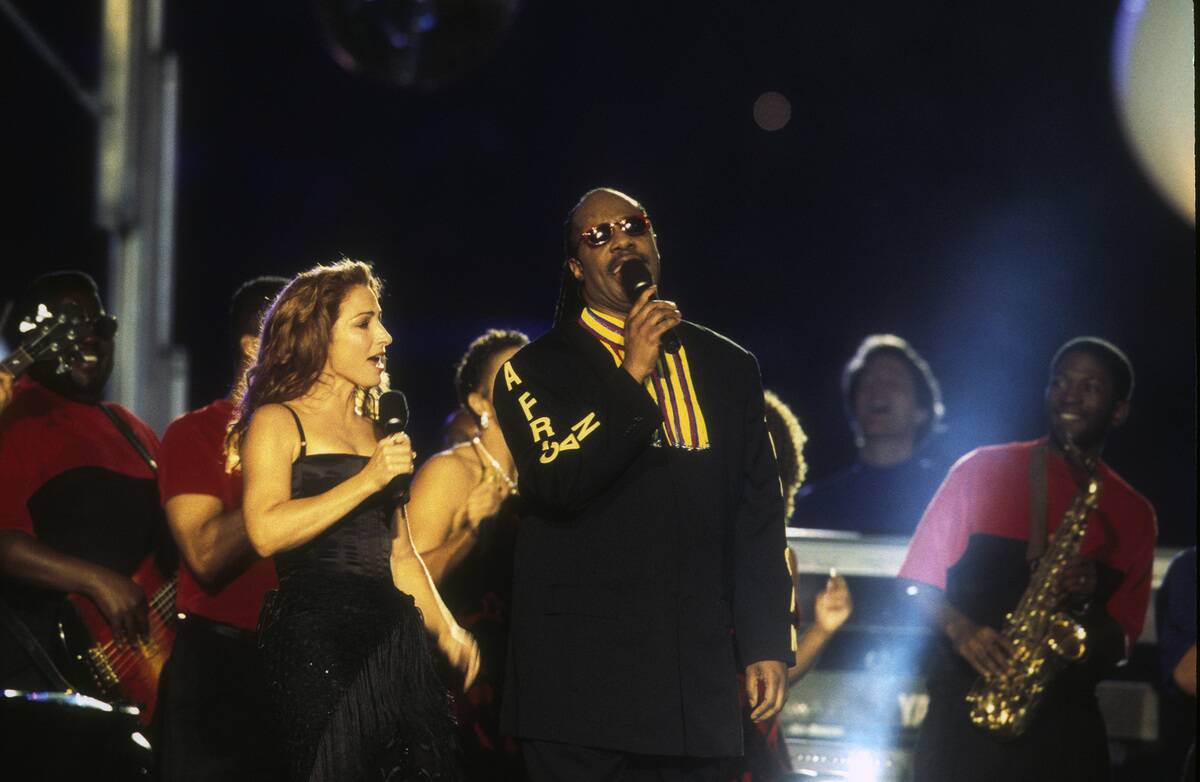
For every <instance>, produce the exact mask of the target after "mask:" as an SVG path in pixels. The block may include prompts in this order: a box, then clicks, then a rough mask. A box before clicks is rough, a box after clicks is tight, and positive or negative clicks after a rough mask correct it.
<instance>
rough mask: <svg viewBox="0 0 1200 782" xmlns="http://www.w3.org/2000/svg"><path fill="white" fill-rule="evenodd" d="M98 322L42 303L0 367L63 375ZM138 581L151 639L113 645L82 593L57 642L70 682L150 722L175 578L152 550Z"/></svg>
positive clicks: (170, 640)
mask: <svg viewBox="0 0 1200 782" xmlns="http://www.w3.org/2000/svg"><path fill="white" fill-rule="evenodd" d="M104 320H109V321H110V323H109V324H105V323H103V321H104ZM97 325H99V326H100V328H105V327H106V325H109V326H111V319H101V321H98V322H97V323H92V322H88V321H84V320H83V318H82V317H81V315H80V313H79V308H78V307H77V306H76V305H75V304H74V303H72V302H63V303H62V305H61V306H60V307H58V308H57V311H56V312H51V311H50V310H49V308H47V307H46V305H44V304H39V305H38V308H37V313H36V314H35V315H33V316H32V317H29V318H26V319H25V320H23V321H21V323H20V325H19V327H18V328H19V330H20V332H21V334H22V337H23V339H22V342H21V345H20V347H18V348H17V349H16V350H15V351H13V353H12V355H10V356H8V357H7V358H5V359H4V360H3V361H0V370H2V371H5V372H8V373H9V374H10V375H12V376H13V378H14V379H15V378H17V377H20V376H21V375H23V374H24V373H25V372H26V371H27V370H28V369H29V367H30V366H32V365H33V364H34V363H36V362H38V361H44V360H48V359H49V360H53V361H54V362H55V364H56V366H55V371H56V372H57V373H58V374H65V373H66V372H68V371H70V367H71V364H72V363H74V362H75V361H77V360H78V359H79V358H80V343H81V342H82V341H83V340H85V339H87V338H88V337H89V336H91V335H92V333H93V329H94V328H95V327H96V326H97ZM133 582H134V583H135V584H137V585H138V586H139V587H141V588H142V591H144V592H145V593H146V598H147V601H148V602H149V604H150V612H149V623H150V634H149V637H148V638H146V639H144V640H139V641H138V642H137V643H134V644H130V645H123V644H114V643H113V635H112V628H111V627H109V624H108V620H107V619H105V618H104V615H103V614H102V613H101V612H100V609H99V608H97V607H96V604H95V603H93V602H92V601H91V600H90V599H89V598H87V597H85V596H83V595H76V594H72V595H69V596H68V600H69V601H70V604H71V605H72V606H73V607H74V611H69V610H68V611H67V612H65V613H66V615H63V616H61V617H60V618H59V621H58V631H59V640H60V641H61V642H62V645H63V648H64V651H65V652H66V654H67V659H68V661H70V662H71V663H73V664H74V666H73V670H71V669H68V671H67V674H66V675H67V681H68V683H70V684H71V685H72V686H73V687H74V688H75V689H78V690H79V691H80V692H85V693H87V694H90V695H93V696H95V697H98V698H103V699H104V700H119V701H124V702H127V703H130V704H133V705H135V706H138V707H139V709H140V714H139V717H138V718H139V720H140V721H141V723H142V724H143V725H149V724H150V720H151V718H152V717H153V715H154V707H155V704H156V702H157V700H158V678H159V674H160V673H161V672H162V667H163V664H164V663H165V662H166V661H167V658H168V657H169V656H170V654H171V647H172V646H173V645H174V643H175V633H176V625H177V624H178V618H177V615H176V613H175V587H176V579H175V578H174V577H172V578H171V579H169V580H167V579H165V578H164V577H163V575H162V573H161V572H160V570H159V568H158V566H157V563H156V562H155V558H154V556H153V555H151V556H150V557H148V558H147V559H146V560H145V561H144V562H143V563H142V564H141V566H139V567H138V570H137V572H135V573H134V574H133Z"/></svg>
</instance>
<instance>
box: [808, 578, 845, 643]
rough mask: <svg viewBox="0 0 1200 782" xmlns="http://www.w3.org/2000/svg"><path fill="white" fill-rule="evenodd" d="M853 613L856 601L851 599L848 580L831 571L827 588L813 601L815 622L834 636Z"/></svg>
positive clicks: (826, 584)
mask: <svg viewBox="0 0 1200 782" xmlns="http://www.w3.org/2000/svg"><path fill="white" fill-rule="evenodd" d="M853 611H854V601H853V600H851V598H850V588H849V587H848V586H846V579H844V578H842V577H841V576H839V575H838V574H837V571H836V570H835V571H830V574H829V580H828V581H826V582H825V588H824V589H822V590H821V592H820V593H819V594H818V595H817V598H816V600H814V601H813V615H814V616H813V619H814V621H815V622H816V624H817V626H818V627H820V628H821V629H822V630H824V631H825V632H826V633H828V634H830V635H832V634H833V633H835V632H837V630H838V628H839V627H841V626H842V625H843V624H845V623H846V620H847V619H849V618H850V614H851V613H852V612H853Z"/></svg>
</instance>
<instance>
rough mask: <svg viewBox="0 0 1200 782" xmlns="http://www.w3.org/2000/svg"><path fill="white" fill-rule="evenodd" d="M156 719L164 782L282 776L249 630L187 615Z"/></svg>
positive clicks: (163, 684) (164, 680)
mask: <svg viewBox="0 0 1200 782" xmlns="http://www.w3.org/2000/svg"><path fill="white" fill-rule="evenodd" d="M155 719H156V721H157V722H158V726H159V740H158V746H157V747H156V750H157V759H156V766H157V772H158V773H157V779H159V780H162V781H163V782H208V781H209V780H231V781H232V780H268V782H269V781H270V780H282V779H284V778H285V765H284V763H283V755H282V753H281V751H280V749H279V743H278V740H277V739H276V737H275V735H274V731H273V729H272V728H273V726H272V723H271V720H270V719H269V716H268V710H267V699H266V693H265V688H264V682H263V674H262V669H261V665H260V663H259V657H258V648H257V643H256V641H255V637H254V635H253V634H252V633H248V632H245V631H240V632H239V631H237V630H235V629H234V628H231V627H228V626H227V625H218V624H216V623H213V622H209V621H208V620H205V619H202V618H200V617H196V616H191V617H188V618H187V619H186V620H184V621H183V622H182V623H181V626H180V629H179V634H178V635H177V636H176V638H175V646H174V648H173V649H172V651H171V658H170V659H169V660H168V661H167V664H166V665H165V666H164V667H163V672H162V678H161V680H160V684H159V701H158V711H157V713H156V714H155Z"/></svg>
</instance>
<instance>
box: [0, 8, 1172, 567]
mask: <svg viewBox="0 0 1200 782" xmlns="http://www.w3.org/2000/svg"><path fill="white" fill-rule="evenodd" d="M19 5H20V6H21V7H22V10H23V11H25V12H26V13H27V14H29V15H30V17H31V18H32V19H33V20H34V21H35V23H36V24H37V25H38V26H39V28H41V29H42V30H43V31H44V32H45V33H46V35H47V36H48V37H49V38H50V39H51V41H52V43H54V45H55V46H56V47H57V48H59V49H60V50H61V51H63V53H64V54H65V55H66V57H67V58H68V59H69V60H70V61H71V62H72V63H73V64H74V65H75V67H76V68H77V70H79V71H80V72H81V73H83V74H85V77H86V78H87V79H90V80H92V81H93V82H94V80H95V76H96V72H97V50H96V42H97V38H98V36H97V29H98V24H99V21H98V6H99V4H97V3H76V4H73V5H71V6H63V5H60V4H53V5H50V6H45V5H44V4H35V3H32V2H28V1H26V2H23V3H20V4H19ZM911 5H912V4H879V7H878V8H876V9H873V10H866V9H864V7H863V6H862V4H836V3H819V4H809V3H806V4H801V3H775V2H765V1H756V2H752V1H750V0H718V1H716V2H689V3H676V4H669V3H662V4H660V3H644V2H634V1H633V0H614V1H613V2H608V3H603V4H576V3H564V2H555V1H554V0H530V2H527V3H526V4H525V7H524V8H523V10H522V11H521V13H520V15H519V17H518V19H517V21H516V24H515V26H514V28H513V29H512V31H511V34H510V35H509V36H508V38H507V39H506V40H505V42H504V44H503V45H502V46H501V48H500V50H499V51H498V52H497V54H496V56H495V57H494V58H493V59H492V61H491V62H490V63H489V64H488V65H487V66H486V67H485V68H484V69H483V70H481V71H479V72H478V73H476V74H474V75H473V76H471V77H470V78H468V79H466V80H464V81H462V82H460V83H458V84H456V85H453V86H451V87H449V88H447V89H444V90H442V91H439V92H437V93H434V94H410V93H404V92H400V91H398V90H395V89H392V88H389V87H386V86H383V85H380V84H377V83H373V82H370V81H366V80H361V79H356V78H354V77H352V76H350V75H349V74H347V73H345V72H343V71H342V70H340V69H339V67H338V66H337V65H335V63H334V62H333V61H332V59H330V57H329V56H328V54H327V52H326V50H325V48H324V45H323V41H322V35H321V31H320V28H319V25H318V24H317V22H316V19H315V16H314V15H313V14H311V13H310V12H309V9H308V8H307V7H305V6H303V5H300V4H297V3H294V2H283V1H282V0H275V1H274V2H259V3H236V4H235V3H230V2H221V3H189V4H183V3H176V4H171V8H170V18H169V22H170V37H171V40H172V41H173V43H174V45H175V46H176V47H177V49H178V51H179V54H180V58H181V68H182V80H183V81H182V87H183V103H182V117H181V133H182V137H181V157H180V166H179V180H178V185H179V194H178V197H179V203H178V214H179V223H178V236H177V257H178V262H179V286H180V287H179V291H178V292H177V299H178V301H177V304H178V316H179V325H178V328H177V337H178V341H179V342H180V343H181V344H183V345H184V346H185V347H187V349H188V350H189V351H190V353H191V356H192V366H193V378H192V391H193V401H194V402H195V403H196V404H200V403H202V402H204V401H206V400H207V399H209V398H211V397H214V396H216V395H219V394H221V393H223V391H224V388H225V385H226V383H227V375H228V373H229V371H230V368H229V366H228V359H227V356H226V353H225V349H224V345H225V344H226V343H225V339H224V329H225V322H224V319H225V312H226V301H227V297H228V295H229V293H230V292H232V290H233V289H234V287H236V285H237V284H238V283H239V282H240V281H241V280H243V279H245V278H247V277H250V276H253V275H257V274H262V273H285V274H287V273H292V272H295V271H298V270H300V269H302V268H305V267H306V266H308V265H311V264H313V263H315V262H317V261H323V260H330V259H333V258H336V257H338V256H339V255H340V254H346V255H349V256H352V257H358V258H365V259H370V260H373V261H374V262H375V263H376V264H377V266H378V268H379V269H380V270H381V272H382V273H383V275H384V276H385V277H386V278H387V281H388V283H389V295H388V297H387V300H386V301H385V308H386V310H387V319H388V322H389V325H390V326H391V327H392V330H393V332H394V334H395V336H396V337H397V344H396V348H395V351H394V353H393V356H392V359H393V366H394V367H398V371H397V372H396V373H395V374H396V381H397V385H399V386H401V387H403V388H404V389H405V390H407V391H408V392H409V395H410V398H411V400H412V405H413V409H414V414H415V416H416V423H415V435H416V439H417V445H418V449H419V450H422V451H423V452H425V453H428V452H429V451H430V449H431V447H432V446H433V445H434V438H435V430H436V425H437V422H438V421H439V420H440V418H441V417H442V416H443V415H444V414H445V413H446V412H448V410H449V408H450V406H451V405H452V403H453V395H452V391H451V388H450V378H451V365H452V362H453V360H454V359H455V357H456V356H457V355H458V354H459V353H460V352H461V350H462V349H463V347H465V345H466V343H467V342H468V341H469V340H470V338H471V337H472V336H474V335H475V334H476V333H477V332H479V331H481V330H482V329H483V328H485V327H487V326H493V325H495V326H516V327H520V328H523V329H525V330H527V331H529V332H531V333H534V332H538V331H540V330H541V329H543V328H544V327H545V326H546V324H547V321H548V318H549V316H550V311H551V309H552V306H553V301H554V297H555V293H556V288H557V284H558V276H559V271H558V270H559V265H560V263H561V253H560V248H559V243H560V225H561V220H562V216H563V214H564V213H565V211H566V209H567V208H568V207H569V206H570V204H571V203H573V202H574V200H575V198H576V197H577V196H578V195H579V194H580V193H581V192H582V191H583V190H585V189H587V188H589V187H592V186H595V185H600V184H607V185H612V186H615V187H618V188H620V189H623V190H626V191H627V192H629V193H631V194H633V195H635V196H636V197H638V198H640V199H641V200H642V201H643V202H644V203H645V204H646V205H647V206H648V207H649V209H650V211H651V214H652V216H653V217H654V219H655V222H656V225H657V228H658V231H659V236H660V240H661V245H662V250H663V254H664V263H665V270H666V283H665V286H664V287H666V288H667V292H668V293H669V294H670V295H671V296H672V297H673V298H675V299H677V300H678V301H679V302H680V304H681V306H682V308H683V310H684V313H685V315H686V316H688V317H689V318H691V319H693V320H697V321H699V322H701V323H705V324H707V325H710V326H712V327H714V328H716V329H718V330H720V331H722V332H724V333H726V334H728V335H729V336H731V337H732V338H734V339H735V340H737V341H739V342H741V343H743V344H744V345H746V346H747V347H749V348H751V349H752V350H753V351H754V352H755V353H756V354H757V355H758V357H759V359H760V362H761V364H762V367H763V374H764V378H765V381H766V383H767V385H768V386H769V387H771V388H774V389H775V390H776V391H777V392H778V393H780V395H782V396H783V397H784V398H785V399H786V400H788V401H789V402H790V403H791V404H792V405H793V406H794V407H795V409H796V410H797V412H798V413H799V415H800V417H801V420H802V422H803V424H804V426H805V428H806V430H807V431H808V433H809V435H810V438H811V440H810V446H809V449H808V457H809V460H810V463H811V474H812V475H813V476H816V477H820V476H821V475H823V474H827V473H829V472H831V471H832V470H834V469H836V468H837V467H839V466H841V465H842V464H844V463H845V462H846V461H848V460H849V459H850V458H851V457H852V452H853V447H852V443H851V441H850V437H849V432H848V430H847V427H846V425H845V422H844V420H843V417H842V413H841V403H840V399H839V396H838V390H837V381H838V373H839V370H840V366H841V364H842V363H843V362H844V361H845V360H846V358H847V357H848V356H849V354H850V353H851V352H852V350H853V349H854V347H855V345H856V344H857V342H858V341H859V340H860V339H861V338H862V336H864V335H865V334H867V333H871V332H875V331H894V332H896V333H899V334H902V335H904V336H906V337H907V338H909V339H910V340H911V341H912V342H913V343H914V344H915V345H916V346H917V348H918V349H919V350H921V351H922V352H923V353H924V354H925V356H926V357H927V358H928V359H929V361H930V363H931V364H932V365H933V367H934V369H935V371H936V372H937V374H938V375H939V377H940V379H941V381H942V384H943V388H944V390H945V395H946V402H947V408H948V417H947V423H948V425H949V427H950V429H949V432H948V433H947V434H946V436H945V442H944V445H945V447H946V448H947V449H948V450H951V451H954V452H963V451H965V450H967V449H969V448H971V447H973V446H975V445H978V444H982V443H986V442H995V441H1003V440H1010V439H1016V438H1026V437H1032V436H1035V435H1037V434H1038V433H1039V432H1040V430H1041V419H1040V412H1039V404H1040V393H1041V387H1042V384H1043V382H1044V377H1045V365H1046V362H1047V360H1048V358H1049V356H1050V354H1051V353H1052V352H1053V350H1054V349H1055V347H1057V345H1058V344H1059V343H1061V342H1062V341H1064V340H1065V339H1067V338H1068V337H1071V336H1074V335H1076V334H1079V333H1095V334H1099V335H1102V336H1105V337H1108V338H1110V339H1112V340H1114V341H1116V342H1117V343H1118V344H1120V345H1121V346H1123V347H1124V348H1125V349H1126V350H1127V351H1128V352H1129V354H1130V355H1131V357H1132V358H1133V361H1134V363H1135V365H1136V368H1137V371H1138V388H1137V391H1136V395H1135V400H1134V401H1135V408H1134V415H1133V417H1132V419H1131V420H1130V424H1129V426H1128V428H1127V430H1126V431H1124V432H1122V433H1121V434H1120V435H1119V436H1118V437H1116V438H1115V439H1114V442H1113V443H1112V446H1111V449H1110V453H1109V458H1110V461H1111V462H1112V463H1113V464H1114V466H1115V467H1116V468H1117V469H1118V470H1119V471H1120V472H1122V473H1123V474H1124V475H1125V476H1126V477H1127V478H1128V479H1129V480H1130V482H1131V483H1132V484H1133V485H1134V486H1136V487H1137V488H1139V489H1140V490H1141V491H1143V492H1144V493H1145V494H1146V495H1147V496H1149V497H1150V499H1151V500H1152V501H1153V502H1154V503H1155V505H1156V506H1157V507H1158V508H1159V511H1160V524H1161V527H1162V539H1163V541H1164V542H1166V543H1177V544H1181V543H1187V542H1194V540H1195V527H1194V519H1195V516H1196V491H1195V480H1194V476H1195V468H1196V458H1195V391H1196V381H1195V368H1196V357H1195V356H1196V354H1195V305H1196V295H1195V231H1194V228H1193V227H1192V226H1191V225H1189V224H1187V223H1185V222H1184V221H1183V220H1181V219H1180V218H1179V217H1177V216H1176V215H1175V214H1173V213H1172V212H1171V211H1170V209H1169V208H1168V207H1167V206H1166V204H1165V203H1164V202H1163V201H1162V200H1161V199H1160V198H1159V196H1158V195H1157V194H1156V193H1155V192H1154V191H1153V190H1152V189H1151V187H1150V185H1149V184H1148V182H1147V181H1146V179H1145V178H1144V177H1143V175H1142V174H1141V173H1140V171H1139V170H1138V168H1137V166H1136V164H1135V163H1134V161H1133V159H1132V157H1131V155H1130V153H1129V151H1128V149H1127V147H1126V144H1125V142H1124V139H1123V138H1122V136H1121V134H1120V129H1119V127H1118V124H1117V119H1116V114H1115V111H1114V105H1113V99H1112V96H1111V89H1110V78H1109V67H1110V61H1109V48H1110V41H1111V27H1112V21H1113V17H1114V14H1115V12H1116V3H1115V2H1112V1H1111V0H1108V1H1107V2H1102V3H1092V4H1088V5H1087V6H1086V7H1083V6H1078V5H1072V4H1056V3H1034V2H1014V3H989V4H973V3H972V4H964V3H954V2H949V1H948V0H943V1H942V2H932V3H924V4H919V5H920V7H919V8H914V7H910V6H911ZM68 8H69V9H70V10H69V11H68V10H67V9H68ZM0 58H2V59H0V62H2V63H3V65H4V67H3V70H2V71H0V83H2V84H3V88H4V94H5V95H6V97H7V107H6V108H7V111H6V117H5V122H4V123H3V124H4V128H5V131H4V132H5V137H6V139H7V141H8V143H7V144H6V145H5V154H4V168H5V172H6V177H5V181H6V185H7V190H8V193H9V198H8V199H6V201H7V202H8V203H9V204H10V206H9V207H8V209H7V212H8V214H7V219H6V220H5V223H6V238H7V242H6V248H7V250H8V255H7V257H6V258H5V265H6V268H7V270H8V271H7V274H6V275H5V276H6V284H5V288H6V289H8V290H13V289H16V288H18V287H20V286H21V285H23V284H24V283H25V282H26V281H27V280H28V279H29V278H30V277H32V275H33V274H35V273H36V272H37V271H39V270H42V269H45V268H52V267H63V266H82V267H84V268H88V269H91V270H93V271H95V272H96V273H97V274H98V275H99V276H100V277H101V278H103V276H104V275H103V271H104V259H103V252H104V247H103V240H102V239H101V238H100V237H98V236H97V235H96V234H95V232H94V231H93V230H92V229H91V228H90V214H91V198H92V188H93V184H94V175H93V167H94V164H93V160H92V156H93V154H94V149H95V146H94V141H93V130H92V126H91V124H90V122H89V121H88V120H87V118H86V117H85V116H84V114H83V113H82V112H81V111H80V110H79V109H78V108H77V107H75V106H74V105H73V104H72V103H71V102H70V99H69V97H68V95H67V93H66V91H65V90H64V89H63V88H62V87H61V86H60V85H59V84H58V83H57V82H56V81H55V80H54V79H53V77H52V76H51V75H50V74H49V73H48V71H47V70H46V69H45V68H44V67H43V66H42V65H41V64H40V63H39V62H37V61H36V60H35V59H34V58H33V57H32V56H31V55H30V54H29V53H28V50H27V49H26V48H25V47H24V44H23V43H21V42H20V40H19V39H18V38H17V36H16V35H15V33H13V31H12V30H11V29H10V28H9V26H8V25H7V24H0ZM767 90H775V91H778V92H780V93H782V94H784V95H785V96H786V97H787V98H788V99H789V100H790V101H791V105H792V118H791V121H790V123H789V124H788V125H787V126H786V127H785V128H784V129H782V130H780V131H777V132H773V133H768V132H765V131H763V130H761V129H759V128H758V127H757V126H756V124H755V123H754V121H753V118H752V113H751V108H752V106H753V103H754V100H755V98H757V97H758V95H760V94H761V93H762V92H764V91H767ZM102 281H103V280H102Z"/></svg>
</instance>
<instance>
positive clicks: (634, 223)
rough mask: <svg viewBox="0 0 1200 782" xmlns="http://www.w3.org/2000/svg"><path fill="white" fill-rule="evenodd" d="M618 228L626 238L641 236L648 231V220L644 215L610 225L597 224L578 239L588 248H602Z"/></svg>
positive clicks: (630, 217) (615, 221)
mask: <svg viewBox="0 0 1200 782" xmlns="http://www.w3.org/2000/svg"><path fill="white" fill-rule="evenodd" d="M618 228H620V229H621V230H622V231H623V232H624V233H625V235H626V236H642V235H643V234H645V233H646V232H647V231H649V230H650V218H649V217H646V215H629V216H628V217H621V218H619V219H617V220H614V221H612V222H610V223H597V224H596V225H593V226H592V227H591V228H589V229H587V230H586V231H584V232H583V233H581V234H579V237H580V238H581V239H583V240H584V241H585V242H587V243H588V246H589V247H603V246H604V245H606V244H608V243H609V242H610V241H612V238H613V234H614V232H615V231H616V230H617V229H618Z"/></svg>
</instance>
